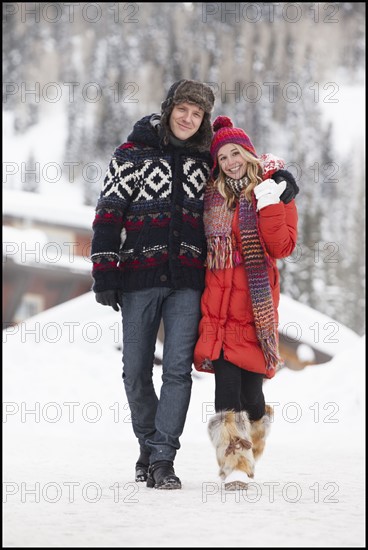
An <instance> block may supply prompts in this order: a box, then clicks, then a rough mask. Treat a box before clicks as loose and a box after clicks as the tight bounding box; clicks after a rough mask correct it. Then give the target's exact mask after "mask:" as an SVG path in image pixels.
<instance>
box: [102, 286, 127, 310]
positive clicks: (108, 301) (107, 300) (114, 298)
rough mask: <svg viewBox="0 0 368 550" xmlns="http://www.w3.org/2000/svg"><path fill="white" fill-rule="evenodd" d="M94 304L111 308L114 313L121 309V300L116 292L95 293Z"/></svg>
mask: <svg viewBox="0 0 368 550" xmlns="http://www.w3.org/2000/svg"><path fill="white" fill-rule="evenodd" d="M96 302H98V303H99V304H102V305H103V306H111V307H112V308H113V309H114V310H115V311H119V306H120V307H121V299H120V294H119V291H118V290H103V291H102V292H96Z"/></svg>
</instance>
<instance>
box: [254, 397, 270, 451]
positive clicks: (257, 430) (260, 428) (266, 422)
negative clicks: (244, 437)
mask: <svg viewBox="0 0 368 550" xmlns="http://www.w3.org/2000/svg"><path fill="white" fill-rule="evenodd" d="M272 419H273V408H272V407H271V406H270V405H266V412H265V414H264V416H262V418H260V419H259V420H253V421H251V422H250V428H251V429H250V435H251V439H252V450H253V456H254V460H259V459H260V457H261V456H262V454H263V451H264V448H265V444H266V438H267V436H268V434H269V432H270V428H271V421H272Z"/></svg>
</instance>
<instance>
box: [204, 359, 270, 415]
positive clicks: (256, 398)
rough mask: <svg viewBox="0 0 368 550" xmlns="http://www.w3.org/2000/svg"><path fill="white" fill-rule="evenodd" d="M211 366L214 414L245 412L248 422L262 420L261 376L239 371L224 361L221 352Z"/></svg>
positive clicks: (239, 369)
mask: <svg viewBox="0 0 368 550" xmlns="http://www.w3.org/2000/svg"><path fill="white" fill-rule="evenodd" d="M212 364H213V366H214V368H215V380H216V389H215V409H216V412H219V411H226V410H227V411H228V410H233V411H236V412H239V411H247V413H248V415H249V419H250V420H259V419H260V418H262V416H263V415H264V414H265V399H264V395H263V391H262V386H263V378H264V376H263V374H259V373H256V372H250V371H247V370H244V369H241V368H240V367H237V366H236V365H234V364H233V363H230V362H229V361H226V359H224V356H223V352H222V351H221V355H220V357H219V358H218V359H216V360H214V361H212Z"/></svg>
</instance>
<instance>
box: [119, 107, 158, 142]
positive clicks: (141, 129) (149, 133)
mask: <svg viewBox="0 0 368 550" xmlns="http://www.w3.org/2000/svg"><path fill="white" fill-rule="evenodd" d="M159 124H160V115H157V114H153V115H147V116H144V117H143V118H141V119H140V120H138V121H137V122H136V123H135V124H134V126H133V130H132V131H131V133H130V134H129V136H128V138H127V139H128V141H132V142H134V143H140V144H142V145H148V146H149V147H160V135H159V128H160V126H159Z"/></svg>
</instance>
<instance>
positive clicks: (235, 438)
mask: <svg viewBox="0 0 368 550" xmlns="http://www.w3.org/2000/svg"><path fill="white" fill-rule="evenodd" d="M208 433H209V436H210V439H211V441H212V443H213V445H214V447H215V449H216V456H217V462H218V465H219V466H220V471H219V476H220V477H221V479H223V480H224V483H225V489H226V490H236V489H246V488H247V484H248V483H249V481H251V478H252V477H253V473H254V458H253V452H252V443H251V438H250V422H249V418H248V414H247V413H246V412H245V411H240V412H235V411H220V412H218V413H216V414H215V415H214V416H213V417H212V418H211V419H210V421H209V424H208Z"/></svg>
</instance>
